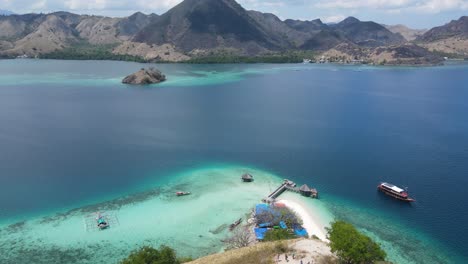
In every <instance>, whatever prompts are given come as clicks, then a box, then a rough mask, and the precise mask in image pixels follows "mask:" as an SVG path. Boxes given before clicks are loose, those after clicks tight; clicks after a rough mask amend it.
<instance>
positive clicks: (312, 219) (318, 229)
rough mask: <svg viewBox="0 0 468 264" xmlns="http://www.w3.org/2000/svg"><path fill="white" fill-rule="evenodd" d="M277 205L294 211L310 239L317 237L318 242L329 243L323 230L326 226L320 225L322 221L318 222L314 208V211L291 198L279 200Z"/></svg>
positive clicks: (318, 215)
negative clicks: (279, 204) (280, 204)
mask: <svg viewBox="0 0 468 264" xmlns="http://www.w3.org/2000/svg"><path fill="white" fill-rule="evenodd" d="M278 203H282V204H284V205H286V207H288V208H289V209H291V210H292V211H294V212H295V213H296V214H297V215H298V216H299V217H300V218H301V219H302V221H303V225H302V226H303V227H304V229H306V230H307V233H308V234H309V236H310V237H312V236H317V237H318V238H319V239H320V240H322V241H324V242H327V243H328V242H329V240H328V239H327V231H326V229H325V228H326V227H327V226H326V225H324V224H323V223H322V222H323V221H320V220H319V219H320V214H319V212H317V211H318V210H317V209H316V208H315V210H314V209H312V208H311V207H310V206H306V205H305V204H303V203H302V202H301V201H300V200H299V199H294V198H291V197H288V198H286V199H280V200H278ZM322 217H323V216H322Z"/></svg>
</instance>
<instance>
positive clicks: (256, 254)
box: [188, 239, 338, 264]
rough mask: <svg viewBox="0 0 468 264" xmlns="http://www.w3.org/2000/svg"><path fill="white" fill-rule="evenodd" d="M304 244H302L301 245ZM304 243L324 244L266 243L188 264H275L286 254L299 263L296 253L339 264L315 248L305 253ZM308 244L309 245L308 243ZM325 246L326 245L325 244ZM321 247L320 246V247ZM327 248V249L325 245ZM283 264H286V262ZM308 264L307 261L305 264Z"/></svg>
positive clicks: (321, 263) (319, 262) (319, 263)
mask: <svg viewBox="0 0 468 264" xmlns="http://www.w3.org/2000/svg"><path fill="white" fill-rule="evenodd" d="M301 242H302V243H301ZM303 242H310V243H312V244H314V245H315V244H316V243H319V244H321V243H322V242H319V241H315V240H303V239H296V240H288V241H276V242H265V243H258V244H256V245H253V246H250V247H245V248H241V249H235V250H229V251H226V252H224V253H218V254H214V255H210V256H206V257H203V258H200V259H197V260H194V261H192V262H189V263H188V264H212V263H216V264H274V263H275V259H276V256H277V255H278V254H281V255H282V257H281V259H283V258H284V254H285V253H286V254H288V255H289V256H290V258H289V263H291V264H293V263H299V261H300V259H298V258H296V260H293V259H292V258H291V254H292V252H295V253H296V254H297V256H299V255H301V254H304V255H309V256H310V254H312V255H313V256H314V258H313V259H314V262H313V263H316V264H335V263H338V262H337V261H336V258H335V257H334V256H333V255H329V254H324V255H322V254H321V253H319V252H317V249H314V248H313V247H310V249H309V248H307V250H306V251H304V248H302V247H301V246H299V244H302V245H304V243H303ZM306 244H308V243H306ZM324 245H325V244H324ZM318 247H320V245H319V246H318ZM325 247H327V246H326V245H325ZM281 263H286V262H285V261H284V260H282V261H281ZM303 263H307V261H305V262H303ZM311 263H312V262H311Z"/></svg>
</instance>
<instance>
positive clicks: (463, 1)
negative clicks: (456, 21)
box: [414, 0, 468, 13]
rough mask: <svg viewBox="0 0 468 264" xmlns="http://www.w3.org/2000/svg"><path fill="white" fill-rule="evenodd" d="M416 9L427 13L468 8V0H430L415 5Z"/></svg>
mask: <svg viewBox="0 0 468 264" xmlns="http://www.w3.org/2000/svg"><path fill="white" fill-rule="evenodd" d="M414 9H415V10H417V11H421V12H427V13H440V12H443V11H450V10H468V1H467V0H429V1H424V2H422V3H420V4H419V5H417V6H415V7H414Z"/></svg>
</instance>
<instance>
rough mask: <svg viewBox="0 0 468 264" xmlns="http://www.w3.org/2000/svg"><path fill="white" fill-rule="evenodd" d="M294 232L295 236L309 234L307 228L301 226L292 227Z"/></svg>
mask: <svg viewBox="0 0 468 264" xmlns="http://www.w3.org/2000/svg"><path fill="white" fill-rule="evenodd" d="M294 234H296V235H297V236H301V237H307V236H308V235H309V234H307V230H305V229H304V228H302V227H297V228H294Z"/></svg>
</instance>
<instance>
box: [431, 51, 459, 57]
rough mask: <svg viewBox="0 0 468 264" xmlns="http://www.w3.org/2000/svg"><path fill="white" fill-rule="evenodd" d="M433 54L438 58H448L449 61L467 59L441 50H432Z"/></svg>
mask: <svg viewBox="0 0 468 264" xmlns="http://www.w3.org/2000/svg"><path fill="white" fill-rule="evenodd" d="M431 52H432V53H433V54H434V55H436V56H439V57H447V58H449V59H464V57H465V56H464V55H463V54H459V53H449V52H443V51H440V50H432V51H431Z"/></svg>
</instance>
